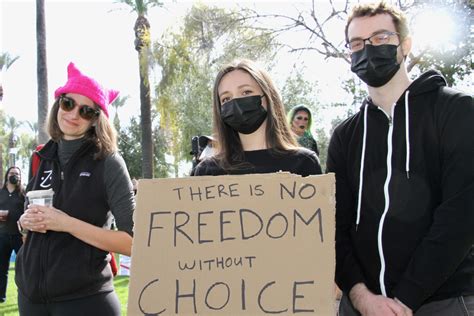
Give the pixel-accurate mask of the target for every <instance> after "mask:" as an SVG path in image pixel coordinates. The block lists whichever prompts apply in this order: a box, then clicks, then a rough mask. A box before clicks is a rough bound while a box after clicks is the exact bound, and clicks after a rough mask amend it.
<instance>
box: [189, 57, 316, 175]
mask: <svg viewBox="0 0 474 316" xmlns="http://www.w3.org/2000/svg"><path fill="white" fill-rule="evenodd" d="M213 128H214V133H213V135H214V136H215V137H216V138H217V141H216V142H215V147H214V154H213V156H212V157H209V158H206V159H204V160H203V161H201V162H200V163H199V164H198V165H197V167H196V170H195V173H194V174H195V175H196V176H201V175H223V174H249V173H272V172H277V171H288V172H291V173H295V174H299V175H303V176H308V175H314V174H320V173H321V167H320V164H319V159H318V157H317V156H316V154H315V153H314V152H312V151H310V150H308V149H306V148H300V147H298V146H297V144H296V141H295V138H294V137H293V135H292V132H291V130H290V127H289V126H288V123H287V122H286V119H285V111H284V107H283V103H282V101H281V98H280V95H279V93H278V91H277V90H276V88H275V85H274V84H273V81H272V80H271V79H270V76H269V75H268V74H267V72H266V71H264V70H263V69H262V68H260V67H259V66H258V65H257V64H256V63H254V62H252V61H250V60H236V61H234V62H232V63H230V64H228V65H226V66H224V67H223V68H222V69H221V71H219V73H218V74H217V78H216V80H215V83H214V90H213Z"/></svg>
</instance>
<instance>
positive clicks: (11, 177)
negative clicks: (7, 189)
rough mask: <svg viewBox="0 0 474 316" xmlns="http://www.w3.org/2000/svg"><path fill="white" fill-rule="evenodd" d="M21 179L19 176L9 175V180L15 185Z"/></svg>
mask: <svg viewBox="0 0 474 316" xmlns="http://www.w3.org/2000/svg"><path fill="white" fill-rule="evenodd" d="M19 180H20V179H18V176H10V177H8V182H10V183H11V184H13V185H16V184H18V181H19Z"/></svg>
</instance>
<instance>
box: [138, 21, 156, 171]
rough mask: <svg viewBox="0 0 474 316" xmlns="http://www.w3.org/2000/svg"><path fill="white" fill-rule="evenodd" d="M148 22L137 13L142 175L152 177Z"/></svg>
mask: <svg viewBox="0 0 474 316" xmlns="http://www.w3.org/2000/svg"><path fill="white" fill-rule="evenodd" d="M149 29H150V23H149V22H148V20H147V19H146V17H145V16H144V15H138V18H137V21H136V22H135V27H134V31H135V43H134V44H135V50H136V51H137V52H138V67H139V71H140V111H141V115H140V123H141V129H142V144H141V145H142V176H143V178H145V179H151V178H153V136H152V127H151V100H150V82H149V81H148V67H149V62H148V49H149V47H150V37H149V34H150V32H149Z"/></svg>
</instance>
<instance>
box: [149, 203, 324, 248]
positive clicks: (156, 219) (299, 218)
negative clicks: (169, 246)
mask: <svg viewBox="0 0 474 316" xmlns="http://www.w3.org/2000/svg"><path fill="white" fill-rule="evenodd" d="M290 215H291V214H290ZM292 215H293V216H292V217H290V218H288V217H287V215H285V214H284V213H282V212H276V213H274V214H273V215H271V216H270V217H269V218H268V220H265V221H264V219H263V218H262V217H261V216H260V215H259V214H258V212H255V211H253V210H249V209H240V210H238V211H236V210H223V211H219V212H214V211H202V212H185V211H178V212H175V213H172V212H169V211H157V212H151V213H150V221H149V228H148V241H147V246H148V247H152V240H160V238H156V239H154V238H153V237H154V235H155V234H158V233H159V232H161V231H162V232H164V233H167V234H173V236H172V237H173V246H174V247H178V243H179V242H181V243H183V242H188V243H191V244H194V243H197V244H206V243H213V242H225V241H231V240H235V239H241V240H250V239H253V238H255V237H257V236H259V235H263V236H265V237H268V238H272V239H280V238H283V237H285V236H287V235H288V234H291V236H292V237H294V238H296V237H297V235H298V233H299V232H300V230H299V227H300V226H302V227H303V228H307V229H309V228H308V227H310V225H311V224H312V223H313V227H314V228H313V229H314V232H315V233H316V234H319V237H320V240H321V242H324V234H323V224H322V212H321V209H320V208H318V209H317V210H315V211H314V212H313V213H312V214H310V216H309V218H308V219H305V217H304V216H303V214H302V213H301V212H299V211H298V210H296V209H294V210H293V213H292ZM316 218H317V220H315V219H316ZM290 221H291V223H290ZM166 224H168V225H166ZM290 224H292V225H291V228H290ZM303 224H304V225H303ZM235 225H239V226H240V227H239V228H240V235H238V236H236V235H231V234H230V233H229V232H235V231H238V230H236V229H234V227H235ZM191 226H192V227H191ZM215 227H219V229H217V230H216V229H213V228H215ZM192 228H196V229H192ZM264 228H265V229H264ZM289 230H291V231H290V232H289ZM193 232H194V234H193ZM213 233H214V234H218V236H214V238H211V237H212V234H213ZM209 235H211V236H209ZM204 236H207V237H204Z"/></svg>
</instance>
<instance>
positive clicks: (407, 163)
mask: <svg viewBox="0 0 474 316" xmlns="http://www.w3.org/2000/svg"><path fill="white" fill-rule="evenodd" d="M409 93H410V90H407V91H406V92H405V142H406V158H405V171H406V173H407V179H410V124H409V121H410V120H409V116H410V115H409V112H408V94H409Z"/></svg>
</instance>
